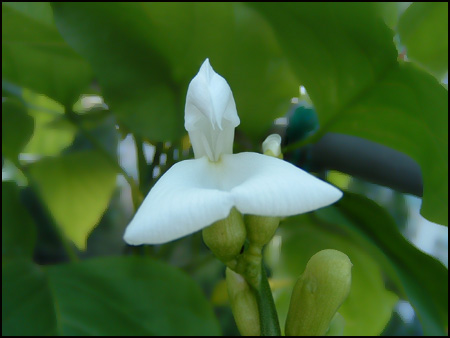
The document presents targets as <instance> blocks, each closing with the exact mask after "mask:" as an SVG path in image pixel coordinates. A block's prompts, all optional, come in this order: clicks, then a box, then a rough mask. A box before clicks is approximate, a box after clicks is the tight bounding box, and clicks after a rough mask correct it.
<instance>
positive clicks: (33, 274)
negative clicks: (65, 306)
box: [2, 259, 58, 336]
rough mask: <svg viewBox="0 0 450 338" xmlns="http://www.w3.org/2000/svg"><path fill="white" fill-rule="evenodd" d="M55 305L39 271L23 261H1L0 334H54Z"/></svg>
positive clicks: (30, 263)
mask: <svg viewBox="0 0 450 338" xmlns="http://www.w3.org/2000/svg"><path fill="white" fill-rule="evenodd" d="M55 311H57V303H56V302H55V301H54V299H53V297H52V295H51V290H50V287H49V285H48V281H47V278H46V276H45V274H44V271H42V268H40V267H38V266H37V265H35V264H33V263H32V262H31V261H29V260H27V259H14V260H3V261H2V335H3V336H53V335H56V334H57V331H58V328H57V317H56V313H55Z"/></svg>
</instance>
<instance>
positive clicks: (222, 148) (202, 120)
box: [184, 59, 240, 161]
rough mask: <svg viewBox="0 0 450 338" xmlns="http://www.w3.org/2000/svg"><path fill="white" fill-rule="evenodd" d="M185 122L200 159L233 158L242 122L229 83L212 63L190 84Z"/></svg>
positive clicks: (205, 63)
mask: <svg viewBox="0 0 450 338" xmlns="http://www.w3.org/2000/svg"><path fill="white" fill-rule="evenodd" d="M184 121H185V122H184V126H185V128H186V130H187V131H188V132H189V137H190V138H191V142H192V147H193V149H194V153H195V157H196V158H199V157H201V156H205V155H207V156H208V157H209V158H210V160H211V161H217V160H218V158H219V157H220V155H221V154H231V152H232V148H233V139H234V128H235V127H236V126H237V125H239V122H240V121H239V117H238V115H237V110H236V103H235V101H234V98H233V93H232V92H231V88H230V86H229V85H228V83H227V81H226V80H225V79H224V78H223V77H222V76H220V75H219V74H217V73H216V72H215V71H214V69H212V67H211V65H210V64H209V60H208V59H206V60H205V62H203V64H202V66H201V68H200V71H199V72H198V74H197V75H196V76H195V77H194V78H193V79H192V81H191V83H190V84H189V87H188V91H187V95H186V106H185V116H184ZM230 135H231V137H229V136H230Z"/></svg>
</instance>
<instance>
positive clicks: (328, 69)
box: [254, 3, 448, 224]
mask: <svg viewBox="0 0 450 338" xmlns="http://www.w3.org/2000/svg"><path fill="white" fill-rule="evenodd" d="M254 6H255V7H256V8H257V9H259V10H260V11H261V12H262V13H264V15H265V16H266V17H267V18H268V20H269V21H270V22H271V23H272V25H273V27H274V29H275V31H276V33H277V37H278V39H279V41H280V43H281V44H282V47H283V48H284V51H285V52H286V54H287V55H288V57H289V59H290V63H291V66H292V68H293V69H294V71H296V73H297V75H298V77H299V79H300V80H301V81H302V83H303V84H304V85H305V87H306V89H307V91H308V94H309V95H310V97H311V99H312V101H313V102H314V105H315V107H316V109H317V112H318V114H319V119H320V122H321V125H322V126H321V127H322V128H321V133H325V132H327V131H335V132H342V133H346V134H352V135H356V136H361V137H364V138H368V139H370V140H372V141H375V142H379V143H382V144H385V145H387V146H389V147H392V148H394V149H397V150H399V151H402V152H404V153H406V154H408V155H410V156H411V157H412V158H414V159H415V160H416V161H417V162H418V163H419V164H420V166H421V169H422V173H423V181H424V199H423V206H422V210H421V212H422V214H423V215H424V216H425V217H426V218H428V219H429V220H431V221H433V222H436V223H440V224H447V223H448V207H447V205H448V127H447V125H448V112H447V110H448V92H447V91H446V90H445V89H444V88H443V87H442V86H441V85H440V84H439V83H438V82H437V81H436V80H435V79H434V78H433V77H432V76H430V75H428V74H427V73H425V72H423V71H421V70H418V69H416V68H415V67H413V66H412V65H408V64H400V65H399V64H398V62H397V51H396V49H395V46H394V43H393V34H392V31H390V30H389V28H388V27H387V26H386V25H385V24H384V22H383V20H382V19H381V17H379V15H378V11H377V10H376V9H375V8H374V7H373V6H372V4H368V3H301V4H300V3H296V4H288V3H283V4H279V3H277V4H269V3H260V4H257V5H254Z"/></svg>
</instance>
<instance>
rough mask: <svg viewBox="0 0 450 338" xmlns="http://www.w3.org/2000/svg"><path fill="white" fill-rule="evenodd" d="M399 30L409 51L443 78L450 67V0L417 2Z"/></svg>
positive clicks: (404, 14)
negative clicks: (449, 7)
mask: <svg viewBox="0 0 450 338" xmlns="http://www.w3.org/2000/svg"><path fill="white" fill-rule="evenodd" d="M398 32H399V35H400V39H401V42H402V43H403V44H404V45H405V46H406V49H407V50H406V54H407V55H408V58H410V59H411V60H414V61H417V62H419V63H421V64H422V65H424V66H425V67H426V68H427V69H429V70H430V71H431V72H433V73H434V74H435V75H436V76H438V77H439V78H441V77H442V76H443V75H445V73H446V72H447V71H448V2H415V3H413V4H411V6H409V7H408V9H407V10H406V11H405V13H403V15H402V17H401V19H400V22H399V25H398Z"/></svg>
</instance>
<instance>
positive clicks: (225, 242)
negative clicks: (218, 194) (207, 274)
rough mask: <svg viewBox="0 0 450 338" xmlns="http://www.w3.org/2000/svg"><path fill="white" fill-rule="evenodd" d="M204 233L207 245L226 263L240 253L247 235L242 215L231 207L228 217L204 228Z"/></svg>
mask: <svg viewBox="0 0 450 338" xmlns="http://www.w3.org/2000/svg"><path fill="white" fill-rule="evenodd" d="M202 234H203V241H204V242H205V244H206V246H207V247H208V248H209V249H210V250H211V251H212V252H213V253H214V255H215V256H216V257H217V258H218V259H220V260H221V261H222V262H224V263H225V264H227V263H229V262H231V261H232V260H234V259H235V258H236V256H237V255H239V253H240V252H241V249H242V246H243V245H244V243H245V239H246V235H247V234H246V230H245V224H244V220H243V219H242V215H241V213H240V212H239V211H237V209H236V208H233V209H231V211H230V214H229V215H228V217H227V218H225V219H223V220H220V221H217V222H215V223H214V224H212V225H210V226H209V227H207V228H205V229H203V232H202Z"/></svg>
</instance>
